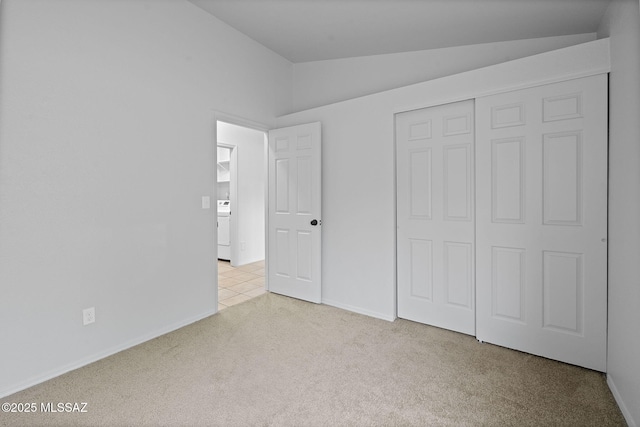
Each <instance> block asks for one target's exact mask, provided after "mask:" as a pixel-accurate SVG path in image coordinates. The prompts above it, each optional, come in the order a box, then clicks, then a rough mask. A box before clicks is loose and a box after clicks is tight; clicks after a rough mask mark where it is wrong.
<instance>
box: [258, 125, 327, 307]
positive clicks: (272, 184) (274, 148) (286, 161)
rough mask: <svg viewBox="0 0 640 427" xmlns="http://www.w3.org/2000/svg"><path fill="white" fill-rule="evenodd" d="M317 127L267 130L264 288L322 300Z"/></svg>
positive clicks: (318, 127)
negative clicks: (266, 247)
mask: <svg viewBox="0 0 640 427" xmlns="http://www.w3.org/2000/svg"><path fill="white" fill-rule="evenodd" d="M320 144H321V134H320V123H319V122H317V123H309V124H304V125H299V126H292V127H287V128H282V129H274V130H272V131H269V154H268V156H269V191H268V192H269V196H268V199H269V207H268V229H269V231H268V239H269V241H268V253H267V274H268V283H267V285H268V289H269V291H271V292H276V293H279V294H282V295H287V296H290V297H294V298H299V299H302V300H306V301H311V302H315V303H319V302H320V301H321V271H320V267H321V248H322V240H321V235H322V233H321V210H322V206H321V145H320Z"/></svg>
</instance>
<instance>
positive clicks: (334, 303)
mask: <svg viewBox="0 0 640 427" xmlns="http://www.w3.org/2000/svg"><path fill="white" fill-rule="evenodd" d="M322 304H326V305H330V306H331V307H336V308H341V309H343V310H347V311H353V312H354V313H358V314H364V315H365V316H369V317H375V318H377V319H382V320H387V321H389V322H393V321H394V320H396V318H395V317H394V316H393V315H388V314H383V313H378V312H375V311H371V310H366V309H364V308H360V307H354V306H352V305H349V304H342V303H340V302H337V301H333V300H330V299H324V298H323V299H322Z"/></svg>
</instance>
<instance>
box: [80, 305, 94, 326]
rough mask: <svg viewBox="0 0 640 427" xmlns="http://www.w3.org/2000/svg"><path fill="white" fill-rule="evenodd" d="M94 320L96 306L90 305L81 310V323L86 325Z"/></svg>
mask: <svg viewBox="0 0 640 427" xmlns="http://www.w3.org/2000/svg"><path fill="white" fill-rule="evenodd" d="M95 321H96V308H95V307H90V308H85V309H84V310H82V324H83V325H84V326H87V325H88V324H89V323H93V322H95Z"/></svg>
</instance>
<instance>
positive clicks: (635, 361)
mask: <svg viewBox="0 0 640 427" xmlns="http://www.w3.org/2000/svg"><path fill="white" fill-rule="evenodd" d="M599 33H600V35H601V36H609V37H610V43H611V74H610V77H609V111H610V112H609V117H610V119H609V165H610V166H609V343H608V363H607V373H608V380H609V385H610V387H611V389H612V391H613V392H614V395H615V396H616V400H617V401H618V404H619V406H620V407H621V409H622V411H623V413H624V414H625V417H626V418H627V422H628V423H629V425H631V426H633V425H640V334H639V333H638V326H639V325H640V309H639V308H638V304H640V265H639V264H638V260H639V259H640V220H639V219H640V120H638V118H639V117H640V13H639V11H638V2H637V1H636V0H614V1H613V2H612V3H611V4H610V5H609V8H608V9H607V13H606V14H605V17H604V18H603V21H602V25H601V28H600V31H599Z"/></svg>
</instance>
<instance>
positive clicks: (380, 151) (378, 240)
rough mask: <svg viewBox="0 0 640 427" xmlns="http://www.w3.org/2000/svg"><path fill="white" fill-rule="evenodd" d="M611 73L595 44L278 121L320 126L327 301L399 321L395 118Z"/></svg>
mask: <svg viewBox="0 0 640 427" xmlns="http://www.w3.org/2000/svg"><path fill="white" fill-rule="evenodd" d="M608 67H609V51H608V41H607V40H598V41H593V42H589V43H586V44H582V45H578V46H574V47H570V48H566V49H561V50H556V51H553V52H548V53H544V54H540V55H536V56H532V57H529V58H523V59H519V60H515V61H511V62H505V63H503V64H498V65H494V66H491V67H488V68H483V69H479V70H475V71H470V72H467V73H462V74H457V75H454V76H450V77H445V78H441V79H436V80H431V81H428V82H424V83H420V84H416V85H412V86H407V87H404V88H400V89H394V90H390V91H387V92H382V93H379V94H375V95H370V96H366V97H362V98H357V99H353V100H349V101H345V102H340V103H336V104H332V105H328V106H325V107H319V108H315V109H312V110H307V111H303V112H299V113H295V114H290V115H287V116H283V117H280V118H279V119H278V126H291V125H295V124H301V123H307V122H314V121H320V122H322V138H323V139H322V173H323V175H322V203H323V206H322V239H323V240H322V301H323V302H324V303H326V304H329V305H334V306H337V307H342V308H346V309H349V310H353V311H356V312H360V313H365V314H369V315H372V316H376V317H380V318H383V319H393V318H394V317H395V293H396V291H395V282H396V276H395V258H396V254H395V226H396V224H395V203H396V202H395V160H394V154H395V146H394V135H393V129H394V113H396V112H400V111H408V110H411V109H416V108H421V107H427V106H431V105H438V104H444V103H448V102H454V101H459V100H462V99H469V98H473V97H476V96H481V95H486V94H489V93H493V92H495V91H500V90H504V88H511V89H517V88H519V87H523V86H527V85H531V84H542V83H545V82H551V81H555V80H556V77H557V79H563V76H564V77H578V76H584V75H589V74H590V73H597V72H599V73H602V72H607V71H608V70H609V68H608ZM554 76H555V77H554Z"/></svg>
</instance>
